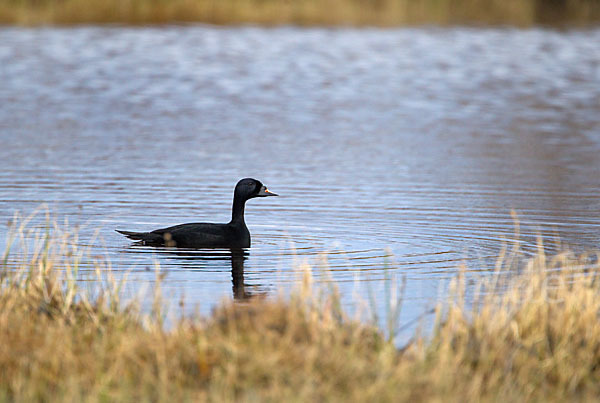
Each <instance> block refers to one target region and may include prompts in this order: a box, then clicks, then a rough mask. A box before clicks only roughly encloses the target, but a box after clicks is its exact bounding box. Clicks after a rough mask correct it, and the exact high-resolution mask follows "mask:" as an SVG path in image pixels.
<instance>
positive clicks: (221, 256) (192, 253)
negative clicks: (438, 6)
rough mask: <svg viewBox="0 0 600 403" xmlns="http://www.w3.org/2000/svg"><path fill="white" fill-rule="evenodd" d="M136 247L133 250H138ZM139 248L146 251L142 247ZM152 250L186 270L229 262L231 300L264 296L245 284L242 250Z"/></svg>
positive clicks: (244, 259)
mask: <svg viewBox="0 0 600 403" xmlns="http://www.w3.org/2000/svg"><path fill="white" fill-rule="evenodd" d="M136 246H140V245H136ZM136 246H134V248H135V249H138V248H137V247H136ZM140 247H141V248H142V249H146V248H145V247H143V246H140ZM152 250H153V251H154V252H158V251H160V256H161V257H162V258H167V259H170V260H177V261H179V262H180V263H181V267H182V268H183V269H188V270H189V269H192V270H198V271H202V270H206V269H207V268H208V266H209V265H210V262H215V263H218V262H219V261H222V262H226V261H229V262H230V263H231V282H232V290H233V298H234V299H235V300H239V301H242V300H247V299H249V298H253V297H264V296H266V292H264V291H259V287H260V286H258V285H248V284H246V283H245V280H244V262H245V261H246V259H248V256H249V255H250V254H249V253H248V252H247V251H245V250H244V249H211V250H191V249H188V250H181V249H174V248H153V249H152ZM207 263H208V264H207Z"/></svg>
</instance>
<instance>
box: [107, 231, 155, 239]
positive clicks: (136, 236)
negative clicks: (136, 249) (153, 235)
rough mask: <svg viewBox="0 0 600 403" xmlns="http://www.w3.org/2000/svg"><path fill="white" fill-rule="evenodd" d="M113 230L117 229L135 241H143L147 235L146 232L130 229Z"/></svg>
mask: <svg viewBox="0 0 600 403" xmlns="http://www.w3.org/2000/svg"><path fill="white" fill-rule="evenodd" d="M115 231H117V232H118V233H119V234H123V235H125V236H126V237H127V238H129V239H135V240H137V241H143V240H144V239H145V238H147V237H148V235H149V234H148V233H147V232H131V231H122V230H120V229H116V230H115Z"/></svg>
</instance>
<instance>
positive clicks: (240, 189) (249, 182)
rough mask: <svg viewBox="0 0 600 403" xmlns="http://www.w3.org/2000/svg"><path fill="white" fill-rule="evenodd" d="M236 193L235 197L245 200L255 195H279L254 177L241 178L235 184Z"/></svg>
mask: <svg viewBox="0 0 600 403" xmlns="http://www.w3.org/2000/svg"><path fill="white" fill-rule="evenodd" d="M234 195H235V197H240V198H242V199H244V200H248V199H252V198H254V197H267V196H278V195H277V194H275V193H273V192H271V191H270V190H269V189H267V187H266V186H265V185H263V184H262V183H261V182H260V181H259V180H257V179H252V178H245V179H242V180H240V181H239V182H238V183H237V185H235V191H234Z"/></svg>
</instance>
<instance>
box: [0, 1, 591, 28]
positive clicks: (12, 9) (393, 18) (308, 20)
mask: <svg viewBox="0 0 600 403" xmlns="http://www.w3.org/2000/svg"><path fill="white" fill-rule="evenodd" d="M599 21H600V2H598V1H597V0H295V1H288V0H169V1H166V0H0V23H4V24H19V25H38V24H88V23H93V24H97V23H100V24H102V23H123V24H164V23H176V22H202V23H210V24H244V23H254V24H266V25H272V24H298V25H357V26H362V25H373V26H399V25H414V24H509V25H517V26H530V25H534V24H568V25H587V24H594V23H598V22H599Z"/></svg>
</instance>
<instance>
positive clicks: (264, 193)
mask: <svg viewBox="0 0 600 403" xmlns="http://www.w3.org/2000/svg"><path fill="white" fill-rule="evenodd" d="M257 196H262V197H266V196H279V195H278V194H277V193H273V192H271V191H270V190H269V189H267V187H266V186H263V187H261V188H260V191H259V192H258V194H257Z"/></svg>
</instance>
